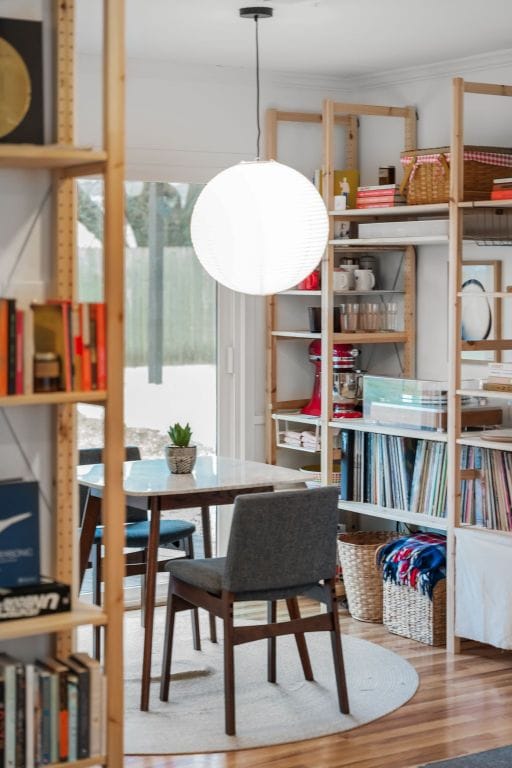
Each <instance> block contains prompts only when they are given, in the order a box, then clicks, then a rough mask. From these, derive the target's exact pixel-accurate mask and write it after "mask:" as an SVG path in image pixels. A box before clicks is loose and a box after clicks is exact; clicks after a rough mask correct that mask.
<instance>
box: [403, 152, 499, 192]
mask: <svg viewBox="0 0 512 768" xmlns="http://www.w3.org/2000/svg"><path fill="white" fill-rule="evenodd" d="M400 158H401V162H402V165H403V167H404V179H403V181H402V184H401V188H400V191H401V192H402V194H405V195H406V199H407V204H408V205H422V204H425V205H427V204H429V203H446V202H448V200H449V198H450V147H437V148H435V149H415V150H412V149H411V150H407V151H406V152H402V153H401V155H400ZM507 176H512V149H505V148H503V147H475V146H466V147H464V191H463V199H464V200H489V199H490V197H491V190H492V186H493V180H494V179H500V178H505V177H507Z"/></svg>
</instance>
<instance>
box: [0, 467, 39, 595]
mask: <svg viewBox="0 0 512 768" xmlns="http://www.w3.org/2000/svg"><path fill="white" fill-rule="evenodd" d="M38 581H39V486H38V483H37V482H35V481H30V482H23V481H22V482H6V483H1V482H0V587H15V586H21V585H27V584H37V582H38Z"/></svg>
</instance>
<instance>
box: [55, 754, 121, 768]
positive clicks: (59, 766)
mask: <svg viewBox="0 0 512 768" xmlns="http://www.w3.org/2000/svg"><path fill="white" fill-rule="evenodd" d="M95 765H108V762H107V758H106V756H105V755H96V756H93V757H84V758H82V760H73V761H71V762H69V761H66V762H65V763H50V764H49V765H48V768H91V767H92V766H95Z"/></svg>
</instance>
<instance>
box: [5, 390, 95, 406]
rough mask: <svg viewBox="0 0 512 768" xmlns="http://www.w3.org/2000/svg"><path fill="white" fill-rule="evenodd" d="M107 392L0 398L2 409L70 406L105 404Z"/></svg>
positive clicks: (36, 394)
mask: <svg viewBox="0 0 512 768" xmlns="http://www.w3.org/2000/svg"><path fill="white" fill-rule="evenodd" d="M106 399H107V392H106V390H99V389H98V390H93V391H90V392H39V393H34V394H31V395H6V396H4V397H0V408H6V407H13V406H17V405H69V404H72V403H104V402H105V400H106Z"/></svg>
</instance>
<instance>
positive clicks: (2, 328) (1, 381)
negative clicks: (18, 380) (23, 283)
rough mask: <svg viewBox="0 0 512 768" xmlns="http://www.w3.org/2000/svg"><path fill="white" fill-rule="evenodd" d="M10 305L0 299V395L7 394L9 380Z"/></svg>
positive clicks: (5, 300)
mask: <svg viewBox="0 0 512 768" xmlns="http://www.w3.org/2000/svg"><path fill="white" fill-rule="evenodd" d="M8 370H9V307H8V304H7V299H0V397H2V396H3V395H6V394H7V387H8V380H9V374H8Z"/></svg>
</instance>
